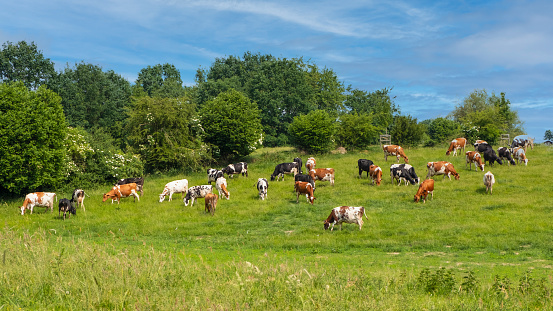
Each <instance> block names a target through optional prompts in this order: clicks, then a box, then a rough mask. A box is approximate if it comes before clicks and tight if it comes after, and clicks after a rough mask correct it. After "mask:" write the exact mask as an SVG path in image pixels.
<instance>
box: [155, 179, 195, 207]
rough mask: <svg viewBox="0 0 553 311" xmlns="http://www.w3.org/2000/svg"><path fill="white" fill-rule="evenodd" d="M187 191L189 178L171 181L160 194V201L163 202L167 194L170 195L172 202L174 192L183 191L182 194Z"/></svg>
mask: <svg viewBox="0 0 553 311" xmlns="http://www.w3.org/2000/svg"><path fill="white" fill-rule="evenodd" d="M186 191H188V180H186V179H181V180H175V181H172V182H169V183H167V184H166V185H165V188H164V189H163V192H162V193H161V194H160V195H159V202H160V203H161V202H163V200H165V197H166V196H167V195H169V202H171V200H172V199H173V193H181V194H182V195H185V193H186Z"/></svg>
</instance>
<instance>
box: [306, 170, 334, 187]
mask: <svg viewBox="0 0 553 311" xmlns="http://www.w3.org/2000/svg"><path fill="white" fill-rule="evenodd" d="M309 176H311V178H313V180H320V181H330V185H332V186H334V169H333V168H314V169H312V170H310V171H309Z"/></svg>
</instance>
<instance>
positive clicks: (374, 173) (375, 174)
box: [369, 164, 382, 186]
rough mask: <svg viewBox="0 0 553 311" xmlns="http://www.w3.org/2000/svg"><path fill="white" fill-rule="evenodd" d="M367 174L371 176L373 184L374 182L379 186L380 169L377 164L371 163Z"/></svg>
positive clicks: (380, 179)
mask: <svg viewBox="0 0 553 311" xmlns="http://www.w3.org/2000/svg"><path fill="white" fill-rule="evenodd" d="M369 176H371V180H372V182H373V185H374V184H375V183H376V185H377V186H380V182H381V181H382V169H381V168H380V167H379V166H377V165H374V164H373V165H371V166H370V167H369Z"/></svg>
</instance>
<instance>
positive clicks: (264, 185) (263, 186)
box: [255, 178, 269, 200]
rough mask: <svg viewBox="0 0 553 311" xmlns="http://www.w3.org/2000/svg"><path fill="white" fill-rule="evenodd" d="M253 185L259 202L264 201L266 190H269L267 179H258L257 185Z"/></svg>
mask: <svg viewBox="0 0 553 311" xmlns="http://www.w3.org/2000/svg"><path fill="white" fill-rule="evenodd" d="M255 185H256V187H257V191H258V192H259V198H260V199H261V200H265V199H266V198H267V189H269V183H268V182H267V179H265V178H259V179H258V180H257V184H255Z"/></svg>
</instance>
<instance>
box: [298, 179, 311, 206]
mask: <svg viewBox="0 0 553 311" xmlns="http://www.w3.org/2000/svg"><path fill="white" fill-rule="evenodd" d="M294 191H295V192H296V203H300V194H305V197H306V198H307V202H309V203H311V205H313V201H314V200H315V197H314V196H313V186H312V185H311V183H308V182H305V181H296V183H295V184H294Z"/></svg>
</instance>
